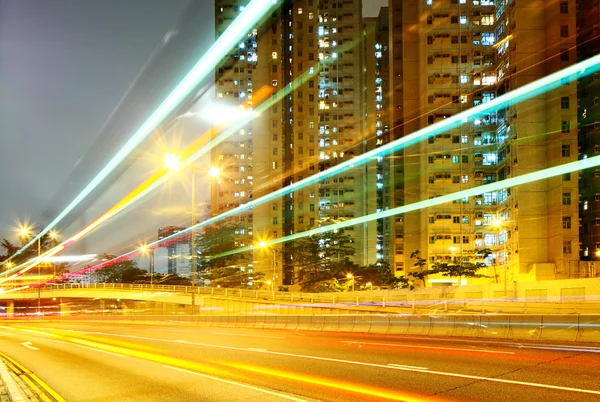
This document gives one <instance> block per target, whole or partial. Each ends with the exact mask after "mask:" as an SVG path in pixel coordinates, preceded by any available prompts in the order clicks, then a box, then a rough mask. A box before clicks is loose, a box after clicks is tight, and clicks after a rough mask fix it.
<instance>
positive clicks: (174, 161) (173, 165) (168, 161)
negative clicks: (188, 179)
mask: <svg viewBox="0 0 600 402" xmlns="http://www.w3.org/2000/svg"><path fill="white" fill-rule="evenodd" d="M163 163H164V165H165V168H166V169H168V170H169V171H171V172H178V171H179V170H180V169H181V166H182V165H183V163H182V162H181V156H179V155H176V154H166V155H165V157H164V158H163Z"/></svg>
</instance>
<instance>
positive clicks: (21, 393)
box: [0, 360, 39, 402]
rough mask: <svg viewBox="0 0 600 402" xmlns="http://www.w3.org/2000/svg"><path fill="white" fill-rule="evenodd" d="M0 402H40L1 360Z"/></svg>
mask: <svg viewBox="0 0 600 402" xmlns="http://www.w3.org/2000/svg"><path fill="white" fill-rule="evenodd" d="M0 401H1V402H32V401H39V399H38V398H37V397H36V396H34V395H33V393H32V392H31V391H30V390H29V389H27V387H26V386H25V384H23V383H22V382H21V380H19V379H18V378H17V377H16V376H15V375H14V373H13V372H11V371H10V370H9V369H8V367H7V366H6V364H5V362H4V361H3V360H0Z"/></svg>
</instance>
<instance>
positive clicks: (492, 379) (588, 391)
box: [103, 333, 600, 395]
mask: <svg viewBox="0 0 600 402" xmlns="http://www.w3.org/2000/svg"><path fill="white" fill-rule="evenodd" d="M103 335H108V336H116V337H125V338H137V339H145V340H151V341H156V342H170V343H182V342H181V341H174V340H171V339H163V338H150V337H145V336H136V335H122V334H110V333H103ZM184 343H186V344H188V345H195V346H202V347H212V348H217V349H229V350H239V351H246V352H253V353H264V354H271V355H276V356H287V357H295V358H300V359H309V360H322V361H330V362H335V363H344V364H353V365H358V366H366V367H375V368H384V369H389V370H399V371H408V372H414V373H421V374H430V375H440V376H445V377H455V378H466V379H471V380H479V381H489V382H498V383H504V384H513V385H522V386H529V387H536V388H547V389H555V390H562V391H569V392H579V393H585V394H593V395H600V391H596V390H591V389H583V388H572V387H563V386H559V385H550V384H541V383H534V382H525V381H517V380H508V379H504V378H496V377H482V376H475V375H469V374H461V373H452V372H447V371H435V370H420V369H413V368H409V367H401V366H390V365H387V364H378V363H367V362H361V361H353V360H343V359H335V358H329V357H321V356H310V355H300V354H295V353H284V352H274V351H269V350H266V351H265V350H250V349H248V348H241V347H235V346H224V345H214V344H209V343H198V342H189V341H185V342H184Z"/></svg>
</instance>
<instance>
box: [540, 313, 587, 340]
mask: <svg viewBox="0 0 600 402" xmlns="http://www.w3.org/2000/svg"><path fill="white" fill-rule="evenodd" d="M578 337H579V316H576V315H572V314H571V315H544V316H542V333H541V335H540V337H539V339H540V340H542V341H545V340H549V341H571V342H574V341H576V340H577V338H578Z"/></svg>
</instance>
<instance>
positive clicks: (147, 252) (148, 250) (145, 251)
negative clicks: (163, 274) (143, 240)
mask: <svg viewBox="0 0 600 402" xmlns="http://www.w3.org/2000/svg"><path fill="white" fill-rule="evenodd" d="M140 251H141V252H142V253H143V254H145V255H148V258H149V259H150V262H149V264H150V267H149V269H148V270H149V271H150V288H152V286H153V285H154V250H153V249H151V248H150V247H148V246H146V245H144V246H142V247H141V248H140Z"/></svg>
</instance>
